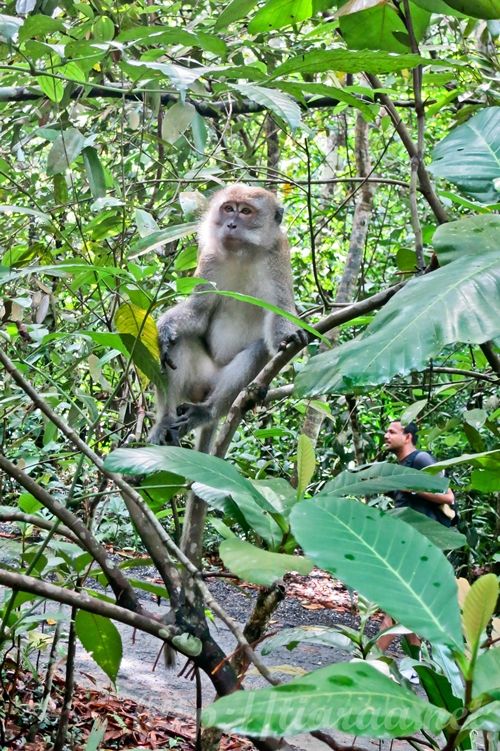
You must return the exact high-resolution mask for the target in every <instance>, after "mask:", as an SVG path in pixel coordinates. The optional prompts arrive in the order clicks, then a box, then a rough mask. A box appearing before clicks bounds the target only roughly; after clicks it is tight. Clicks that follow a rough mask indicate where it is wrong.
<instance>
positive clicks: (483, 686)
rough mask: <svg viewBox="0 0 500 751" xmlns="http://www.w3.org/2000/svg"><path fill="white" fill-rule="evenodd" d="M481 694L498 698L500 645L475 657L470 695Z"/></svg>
mask: <svg viewBox="0 0 500 751" xmlns="http://www.w3.org/2000/svg"><path fill="white" fill-rule="evenodd" d="M481 694H488V696H490V697H491V698H492V699H499V700H500V647H495V648H494V649H489V650H488V651H487V652H483V654H482V655H479V657H478V658H477V662H476V667H475V670H474V682H473V684H472V696H473V697H474V698H475V697H476V696H480V695H481Z"/></svg>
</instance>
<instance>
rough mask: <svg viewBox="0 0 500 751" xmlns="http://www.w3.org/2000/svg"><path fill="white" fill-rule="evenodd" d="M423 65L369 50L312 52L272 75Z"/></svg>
mask: <svg viewBox="0 0 500 751" xmlns="http://www.w3.org/2000/svg"><path fill="white" fill-rule="evenodd" d="M426 63H428V60H426V59H425V58H422V57H420V56H419V55H409V54H407V55H397V54H395V53H392V52H375V51H373V52H372V51H370V50H359V51H351V50H344V49H336V50H313V51H312V52H305V53H303V54H302V55H298V56H297V57H292V58H290V59H288V60H287V61H286V62H284V63H282V64H281V65H278V67H277V68H275V69H274V71H273V73H272V75H273V77H274V78H276V77H278V76H284V75H288V74H289V73H304V74H305V73H323V72H324V71H329V70H334V71H344V72H345V73H362V72H363V71H366V72H367V73H390V72H394V71H398V70H403V69H405V68H414V67H415V66H417V65H421V64H424V65H425V64H426Z"/></svg>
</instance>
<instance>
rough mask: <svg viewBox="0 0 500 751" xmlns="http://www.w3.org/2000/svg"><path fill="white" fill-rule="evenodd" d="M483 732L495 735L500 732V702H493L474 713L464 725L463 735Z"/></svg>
mask: <svg viewBox="0 0 500 751" xmlns="http://www.w3.org/2000/svg"><path fill="white" fill-rule="evenodd" d="M471 730H483V731H484V732H489V733H495V732H497V731H498V730H500V701H493V702H491V704H486V705H485V706H484V707H480V708H479V709H477V710H476V711H475V712H473V713H472V714H471V715H470V717H468V718H467V720H466V721H465V722H464V724H463V725H462V733H469V732H470V731H471Z"/></svg>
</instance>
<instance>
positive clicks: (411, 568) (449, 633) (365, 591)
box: [290, 497, 462, 649]
mask: <svg viewBox="0 0 500 751" xmlns="http://www.w3.org/2000/svg"><path fill="white" fill-rule="evenodd" d="M290 523H291V526H292V531H293V534H294V536H295V539H296V540H297V541H298V543H299V544H300V545H301V547H302V549H303V550H304V552H305V553H306V555H307V556H309V557H310V558H312V559H313V561H314V562H315V563H316V565H318V566H320V567H322V568H325V569H326V570H327V571H329V572H330V573H331V574H333V575H334V576H337V577H338V578H339V579H342V581H344V582H345V583H346V584H347V585H348V586H350V587H353V588H354V589H356V590H357V591H358V592H360V593H361V594H362V595H363V596H364V597H366V598H368V599H369V600H372V601H373V602H376V603H377V605H380V607H381V608H383V609H384V610H385V611H387V612H388V613H389V614H390V615H391V616H392V617H393V618H394V619H395V620H397V621H399V622H400V623H402V624H403V625H404V626H406V627H407V628H409V629H411V630H412V631H415V633H417V634H420V635H421V636H423V637H424V638H426V639H429V640H430V641H433V642H436V643H439V644H447V645H450V646H452V647H454V648H458V649H462V636H461V628H460V616H459V611H458V604H457V585H456V581H455V577H454V574H453V569H452V567H451V565H450V564H449V562H448V561H447V560H446V558H445V557H444V556H443V554H442V553H441V551H440V550H438V549H437V548H436V547H435V546H434V545H433V544H432V543H431V542H429V540H427V539H426V538H425V537H423V536H422V535H421V534H420V533H419V532H417V531H416V530H415V529H413V528H412V527H410V525H409V524H405V523H404V522H401V521H400V520H399V519H395V518H393V517H391V516H389V515H387V514H384V513H383V512H382V511H379V510H378V509H374V508H369V507H367V506H365V505H364V504H362V503H359V502H358V501H349V500H346V499H343V498H335V497H322V498H320V499H318V500H315V501H303V502H302V503H299V504H297V505H296V506H295V507H294V508H293V510H292V513H291V515H290Z"/></svg>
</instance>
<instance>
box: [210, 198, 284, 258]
mask: <svg viewBox="0 0 500 751" xmlns="http://www.w3.org/2000/svg"><path fill="white" fill-rule="evenodd" d="M282 217H283V209H282V207H281V206H280V205H279V203H278V201H277V199H276V196H275V195H274V194H273V193H271V192H270V191H268V190H265V189H264V188H255V187H251V186H249V185H241V184H236V185H232V186H230V187H228V188H224V189H223V190H220V191H218V192H217V193H216V194H215V195H214V197H213V198H212V200H211V202H210V206H209V209H208V212H207V215H206V217H205V220H204V222H203V223H202V225H201V227H200V240H202V241H203V239H205V240H206V239H207V236H208V234H210V235H211V236H212V237H213V235H214V234H215V237H216V240H217V244H218V245H219V247H221V248H223V249H224V250H226V251H227V252H228V253H231V252H236V251H239V250H246V249H249V250H256V249H263V250H265V249H268V248H271V247H272V246H273V245H275V244H276V243H278V242H279V241H280V240H281V239H282V234H281V230H280V223H281V219H282ZM203 235H205V237H203Z"/></svg>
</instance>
